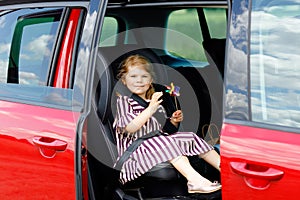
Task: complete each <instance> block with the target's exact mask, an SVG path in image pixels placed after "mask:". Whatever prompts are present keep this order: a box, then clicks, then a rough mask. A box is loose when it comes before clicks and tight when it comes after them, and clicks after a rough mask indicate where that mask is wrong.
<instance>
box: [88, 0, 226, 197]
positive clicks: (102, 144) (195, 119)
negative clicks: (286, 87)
mask: <svg viewBox="0 0 300 200" xmlns="http://www.w3.org/2000/svg"><path fill="white" fill-rule="evenodd" d="M214 9H215V10H217V11H221V12H224V14H225V16H226V17H227V12H228V5H227V1H197V2H191V1H159V0H158V1H135V0H132V1H109V2H108V5H107V9H106V10H107V11H106V14H105V19H108V20H111V19H113V23H112V22H111V23H110V25H106V24H105V23H106V21H105V20H104V22H103V27H102V33H101V38H103V37H106V38H105V39H103V40H102V41H100V43H99V47H98V56H97V60H96V67H95V73H94V86H93V96H94V98H93V102H92V112H91V114H90V116H89V120H88V125H87V126H88V133H89V134H88V140H87V141H88V145H87V153H88V154H87V157H88V172H89V181H90V182H89V183H90V184H89V195H90V197H91V199H101V200H102V199H116V200H117V199H120V200H121V199H221V192H220V191H217V192H214V193H211V194H188V193H187V186H186V180H185V178H184V177H182V176H181V175H180V174H179V173H178V172H177V171H176V170H175V169H174V168H173V166H172V165H171V164H170V163H168V162H166V163H161V164H159V165H157V166H156V167H154V168H153V169H152V170H151V171H149V172H147V173H146V174H144V175H142V176H141V177H139V178H138V179H136V180H134V181H132V182H129V183H126V184H125V185H122V184H120V183H119V181H118V176H119V172H118V171H117V170H115V169H113V167H112V166H113V165H114V163H115V162H116V159H117V150H116V139H115V135H114V134H115V133H114V130H113V127H112V123H113V119H114V111H115V98H116V95H115V94H116V91H117V90H118V89H119V88H120V87H122V86H121V84H119V82H118V78H117V73H118V68H119V66H120V63H121V62H122V60H124V58H125V57H127V56H128V55H133V54H140V55H143V56H145V57H147V58H148V59H149V60H150V61H151V62H152V63H153V65H154V70H155V74H156V77H155V81H156V86H155V87H156V90H158V91H159V90H165V88H166V86H167V85H169V84H170V82H174V83H175V84H178V85H180V90H181V96H179V97H178V99H175V98H171V97H170V96H169V97H165V99H164V102H165V103H169V104H172V105H173V107H174V106H175V104H177V103H175V101H178V104H179V106H180V108H181V109H182V110H183V112H184V113H185V116H187V117H185V120H184V122H182V125H181V127H180V130H184V131H186V130H187V131H193V132H195V133H196V134H197V135H198V136H200V137H202V138H205V137H206V133H207V131H208V130H207V127H208V126H206V125H209V124H215V125H216V126H217V127H218V128H219V130H220V128H221V127H220V126H221V124H222V103H223V102H222V92H223V77H224V57H225V43H226V37H222V38H221V37H217V36H213V35H212V34H211V33H210V27H209V25H208V20H214V19H207V15H205V11H206V10H214ZM190 10H193V12H194V13H196V19H197V20H198V23H199V27H198V29H199V33H201V34H202V35H201V37H200V38H199V41H197V42H196V43H197V46H200V47H201V48H203V52H198V53H199V54H201V53H202V54H203V55H202V56H203V57H205V58H204V61H203V60H201V59H200V61H199V60H196V59H193V58H185V57H183V56H181V55H178V54H176V53H172V52H171V51H167V50H166V48H165V44H166V41H167V38H166V36H167V35H168V34H169V35H172V36H173V40H172V41H171V43H179V41H180V40H186V43H189V42H188V41H193V42H192V43H195V42H194V40H196V39H197V38H193V40H191V39H190V37H187V36H186V35H184V34H182V33H180V32H178V31H174V30H172V29H171V28H169V27H168V24H169V20H170V18H169V17H170V15H171V13H174V12H175V11H179V12H187V13H188V12H191V11H190ZM187 22H188V21H187ZM187 22H186V23H187ZM223 23H225V24H223V26H224V27H226V20H224V22H223ZM114 27H115V28H114ZM105 30H107V32H109V33H110V34H108V36H106V35H105V33H106V32H105ZM112 30H113V31H112ZM110 31H111V32H110ZM223 31H224V32H226V30H223ZM112 32H113V33H114V34H113V35H112V34H111V33H112ZM184 43H185V41H184ZM184 48H189V46H187V47H183V49H184ZM195 53H196V54H197V52H195ZM167 113H168V115H169V114H170V112H168V111H167ZM216 150H217V151H219V149H218V148H216ZM189 159H190V162H191V163H192V165H193V167H194V168H195V169H197V170H198V171H199V172H200V173H201V174H202V175H203V176H205V177H206V178H208V179H210V180H211V181H214V180H218V181H219V182H220V175H219V172H217V171H216V170H215V169H213V168H212V167H211V166H209V165H208V164H206V163H205V162H204V161H203V160H201V159H199V158H198V157H190V158H189Z"/></svg>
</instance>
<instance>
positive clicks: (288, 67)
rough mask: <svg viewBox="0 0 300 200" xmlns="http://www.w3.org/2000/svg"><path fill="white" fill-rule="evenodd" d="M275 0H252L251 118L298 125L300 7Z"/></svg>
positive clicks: (278, 123)
mask: <svg viewBox="0 0 300 200" xmlns="http://www.w3.org/2000/svg"><path fill="white" fill-rule="evenodd" d="M274 2H275V1H274ZM274 2H273V1H270V0H264V1H258V2H256V3H255V2H253V8H252V9H253V12H252V16H251V18H252V19H251V61H250V67H251V107H252V120H253V121H258V122H264V123H269V124H275V125H283V126H290V127H298V128H300V82H299V80H300V70H299V60H300V48H299V47H300V37H299V32H300V27H299V24H300V14H299V13H300V6H299V4H298V5H292V4H290V5H288V3H287V2H286V1H284V0H282V1H276V2H275V3H274ZM257 4H259V5H257Z"/></svg>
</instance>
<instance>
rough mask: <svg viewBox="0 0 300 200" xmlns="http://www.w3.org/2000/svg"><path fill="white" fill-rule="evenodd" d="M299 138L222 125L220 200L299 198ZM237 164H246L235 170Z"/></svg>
mask: <svg viewBox="0 0 300 200" xmlns="http://www.w3.org/2000/svg"><path fill="white" fill-rule="evenodd" d="M299 137H300V136H299V135H298V134H296V133H288V132H282V131H277V130H270V129H264V128H257V127H250V126H244V125H235V124H229V123H225V124H224V125H223V130H222V136H221V157H222V159H221V163H222V164H221V170H222V173H221V174H222V176H221V178H222V186H223V188H222V199H230V200H233V199H241V198H243V199H264V200H265V199H286V198H288V199H298V195H299V191H298V188H299V184H300V160H299V156H300V148H299V146H300V139H299ZM266 153H267V155H266ZM236 163H240V164H241V163H246V164H247V165H245V166H242V167H241V168H240V170H239V169H238V170H236V167H235V166H234V164H236ZM270 170H273V171H271V172H270ZM276 170H278V171H276ZM274 171H276V172H274ZM243 172H244V173H243ZM272 172H273V174H272ZM268 173H269V174H268ZM280 174H281V175H280ZM276 175H278V176H277V177H276ZM268 176H269V177H268ZM271 177H273V178H274V179H271ZM287 196H288V197H287Z"/></svg>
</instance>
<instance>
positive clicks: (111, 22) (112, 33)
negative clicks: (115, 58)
mask: <svg viewBox="0 0 300 200" xmlns="http://www.w3.org/2000/svg"><path fill="white" fill-rule="evenodd" d="M117 33H118V22H117V20H116V19H115V18H113V17H105V18H104V23H103V27H102V32H101V37H100V46H101V47H104V46H115V45H116V35H117Z"/></svg>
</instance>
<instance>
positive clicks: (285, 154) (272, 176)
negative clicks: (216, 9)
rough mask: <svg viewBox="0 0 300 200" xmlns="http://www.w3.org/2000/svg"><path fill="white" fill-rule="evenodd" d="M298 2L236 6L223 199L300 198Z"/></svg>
mask: <svg viewBox="0 0 300 200" xmlns="http://www.w3.org/2000/svg"><path fill="white" fill-rule="evenodd" d="M299 11H300V4H299V2H296V1H284V0H282V1H270V0H262V1H254V0H253V1H251V0H249V1H248V0H239V1H234V2H233V5H232V14H231V20H230V24H229V35H228V41H227V53H226V73H225V77H226V80H225V102H224V113H225V120H224V124H223V128H222V133H221V175H222V176H221V180H222V199H223V200H226V199H230V200H234V199H244V200H248V199H255V200H260V199H261V200H262V199H264V200H266V199H299V195H300V192H299V184H300V159H299V158H300V134H299V133H300V129H299V128H300V118H299V116H300V104H299V97H300V96H299V95H300V90H299V89H300V82H299V80H300V79H299V64H298V63H299V58H300V57H299V55H300V48H299V47H300V46H299V43H300V40H299V37H298V36H299V35H298V33H299V31H300V28H299V23H300V21H299Z"/></svg>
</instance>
